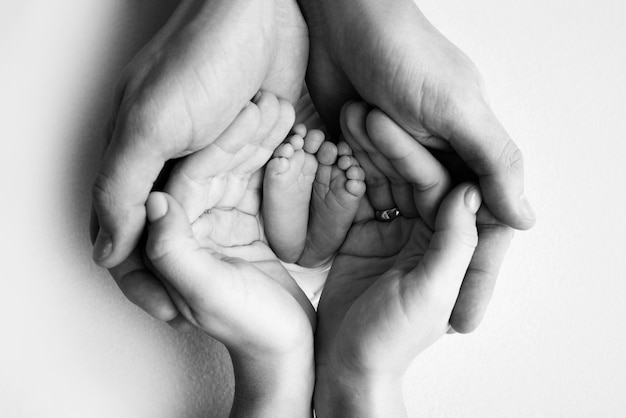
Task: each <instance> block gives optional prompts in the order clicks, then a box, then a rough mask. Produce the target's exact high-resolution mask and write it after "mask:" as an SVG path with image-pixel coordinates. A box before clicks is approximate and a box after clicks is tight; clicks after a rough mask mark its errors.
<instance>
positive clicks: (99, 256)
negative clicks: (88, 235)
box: [92, 229, 113, 263]
mask: <svg viewBox="0 0 626 418" xmlns="http://www.w3.org/2000/svg"><path fill="white" fill-rule="evenodd" d="M111 253H113V240H112V239H111V235H109V234H108V233H107V232H104V231H103V230H102V229H101V230H100V231H98V236H97V237H96V242H94V244H93V254H92V257H93V260H94V261H95V262H97V263H98V262H102V261H104V260H106V259H107V258H109V256H110V255H111Z"/></svg>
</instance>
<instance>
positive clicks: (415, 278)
mask: <svg viewBox="0 0 626 418" xmlns="http://www.w3.org/2000/svg"><path fill="white" fill-rule="evenodd" d="M480 200H481V198H480V192H479V191H478V187H476V186H472V185H470V184H467V183H465V184H461V185H459V186H457V187H456V188H454V189H453V190H452V191H451V192H450V194H449V195H448V196H447V197H446V198H445V199H444V201H443V202H442V204H441V208H440V209H439V213H438V214H437V220H436V222H435V230H434V232H433V235H432V237H431V240H430V244H429V246H428V249H427V250H426V252H425V253H424V256H423V258H422V259H421V260H420V262H419V263H418V264H417V266H416V267H415V268H414V269H413V270H412V271H411V272H409V273H408V274H407V275H406V280H408V281H410V282H409V285H410V286H407V287H406V289H407V292H406V294H405V295H404V296H405V297H404V300H405V301H406V306H408V307H410V308H411V309H412V312H411V313H412V314H413V315H419V316H425V317H427V318H430V320H432V321H434V325H435V327H436V328H437V329H438V331H441V333H440V335H442V334H443V333H445V332H446V331H447V329H448V321H449V318H450V313H451V312H452V308H453V306H454V302H455V300H456V298H457V295H458V293H459V288H460V287H461V282H462V281H463V277H464V276H465V272H466V271H467V268H468V266H469V264H470V260H471V258H472V255H473V254H474V249H475V248H476V243H477V240H478V235H477V231H476V212H477V211H478V208H479V206H480Z"/></svg>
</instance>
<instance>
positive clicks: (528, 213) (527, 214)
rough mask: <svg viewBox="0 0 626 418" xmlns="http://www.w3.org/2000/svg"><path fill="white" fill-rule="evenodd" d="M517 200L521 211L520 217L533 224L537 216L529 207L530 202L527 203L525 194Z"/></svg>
mask: <svg viewBox="0 0 626 418" xmlns="http://www.w3.org/2000/svg"><path fill="white" fill-rule="evenodd" d="M519 200H520V207H521V209H522V217H523V218H524V219H525V220H527V221H531V222H535V220H537V216H536V215H535V211H534V210H533V207H532V206H531V205H530V202H529V201H528V198H527V197H526V195H525V194H523V195H521V196H520V198H519Z"/></svg>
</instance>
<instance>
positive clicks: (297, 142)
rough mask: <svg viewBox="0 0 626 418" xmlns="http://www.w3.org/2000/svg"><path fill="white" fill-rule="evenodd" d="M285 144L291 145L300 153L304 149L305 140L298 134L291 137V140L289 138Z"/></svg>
mask: <svg viewBox="0 0 626 418" xmlns="http://www.w3.org/2000/svg"><path fill="white" fill-rule="evenodd" d="M285 143H286V144H290V145H291V146H292V147H293V149H294V151H299V150H301V149H302V148H303V147H304V139H303V138H302V136H300V135H298V134H295V135H291V136H290V137H289V138H287V140H286V141H285Z"/></svg>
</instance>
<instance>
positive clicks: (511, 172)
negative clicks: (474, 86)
mask: <svg viewBox="0 0 626 418" xmlns="http://www.w3.org/2000/svg"><path fill="white" fill-rule="evenodd" d="M453 114H454V118H455V119H454V120H451V121H449V126H450V128H449V131H448V132H447V136H448V139H449V140H450V143H451V144H452V147H453V148H454V149H455V150H456V151H457V152H458V153H459V155H460V156H461V157H462V158H463V159H464V160H465V161H466V162H467V164H468V165H469V167H470V168H471V169H472V170H473V171H474V172H475V173H476V174H477V175H478V177H479V182H480V188H481V190H482V193H483V195H484V199H485V203H486V204H487V206H488V207H489V209H490V210H491V211H492V212H493V214H494V215H495V216H496V217H497V218H498V219H499V220H501V221H502V222H503V223H505V224H507V225H509V226H511V227H513V228H516V229H528V228H531V227H532V226H533V225H534V223H535V214H534V212H533V209H532V207H531V205H530V203H529V202H528V200H527V199H526V197H525V195H524V160H523V156H522V152H521V151H520V149H519V148H518V147H517V145H516V144H515V143H514V142H513V140H512V139H511V137H510V136H509V134H508V133H507V132H506V130H505V129H504V127H503V126H502V125H501V124H500V122H499V121H498V119H497V118H496V116H495V115H494V113H493V111H492V110H491V108H490V107H489V105H488V104H487V103H486V102H485V101H484V100H482V99H479V100H474V101H472V102H471V103H470V104H469V105H468V104H466V103H463V105H462V106H461V105H459V106H458V111H457V112H453Z"/></svg>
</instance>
